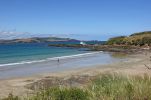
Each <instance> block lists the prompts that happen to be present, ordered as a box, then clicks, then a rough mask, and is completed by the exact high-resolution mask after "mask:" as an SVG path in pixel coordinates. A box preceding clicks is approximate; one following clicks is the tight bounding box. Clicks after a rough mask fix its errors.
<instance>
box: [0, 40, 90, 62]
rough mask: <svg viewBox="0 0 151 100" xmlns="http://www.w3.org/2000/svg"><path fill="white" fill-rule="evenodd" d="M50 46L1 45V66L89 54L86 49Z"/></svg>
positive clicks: (33, 44)
mask: <svg viewBox="0 0 151 100" xmlns="http://www.w3.org/2000/svg"><path fill="white" fill-rule="evenodd" d="M53 43H55V42H53ZM61 43H63V42H61ZM65 43H66V42H65ZM48 44H50V43H17V44H1V45H0V65H3V64H11V63H19V62H25V61H35V60H42V59H47V58H52V57H60V56H67V55H74V54H81V53H86V52H88V51H86V50H85V49H75V48H60V47H50V46H48Z"/></svg>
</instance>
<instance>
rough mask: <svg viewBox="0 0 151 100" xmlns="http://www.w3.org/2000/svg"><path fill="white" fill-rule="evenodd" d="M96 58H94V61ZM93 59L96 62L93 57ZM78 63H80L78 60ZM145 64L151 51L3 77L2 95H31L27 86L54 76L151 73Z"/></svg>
mask: <svg viewBox="0 0 151 100" xmlns="http://www.w3.org/2000/svg"><path fill="white" fill-rule="evenodd" d="M87 58H89V57H86V58H83V59H87ZM92 58H93V57H92ZM95 60H96V59H94V61H95ZM73 61H76V60H75V59H74V60H73ZM78 61H79V60H78ZM81 61H82V60H81ZM88 61H90V60H88ZM91 61H92V62H94V61H93V60H92V59H91ZM70 62H71V61H70ZM76 63H77V64H78V62H76ZM85 63H86V62H85ZM89 63H91V62H89ZM144 64H146V65H148V66H151V62H150V53H140V54H135V55H129V56H127V57H126V59H124V60H121V61H114V62H112V63H109V64H107V63H104V64H99V63H98V64H94V63H93V64H92V65H91V64H89V66H87V64H86V66H87V67H86V66H85V67H77V68H71V69H70V70H62V71H54V72H45V73H39V74H35V75H32V76H24V77H22V76H21V77H14V78H10V79H1V80H0V97H5V96H7V95H8V94H9V93H13V94H14V95H19V96H26V95H27V94H28V95H30V94H32V93H33V92H34V91H33V90H31V89H29V88H27V86H29V85H30V84H33V83H35V82H39V81H42V80H46V79H47V80H49V81H50V80H52V78H53V79H54V78H59V79H63V80H68V79H70V77H73V76H75V77H78V78H77V79H80V78H81V77H83V76H90V77H91V76H96V75H98V74H100V73H122V74H125V75H143V74H144V73H147V74H149V75H151V70H149V69H147V68H146V67H145V66H144ZM73 65H74V64H73ZM73 65H72V64H70V67H72V66H73ZM81 66H83V65H81ZM25 72H26V71H25Z"/></svg>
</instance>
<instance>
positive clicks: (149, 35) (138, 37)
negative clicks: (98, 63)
mask: <svg viewBox="0 0 151 100" xmlns="http://www.w3.org/2000/svg"><path fill="white" fill-rule="evenodd" d="M107 44H108V45H113V44H117V45H135V46H137V45H139V46H143V45H146V44H147V45H151V31H148V32H140V33H134V34H132V35H130V36H129V37H125V36H120V37H115V38H110V39H109V40H108V41H107Z"/></svg>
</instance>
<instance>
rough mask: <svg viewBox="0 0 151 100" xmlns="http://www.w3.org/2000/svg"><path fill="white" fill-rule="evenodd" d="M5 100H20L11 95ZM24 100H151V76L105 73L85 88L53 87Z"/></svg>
mask: <svg viewBox="0 0 151 100" xmlns="http://www.w3.org/2000/svg"><path fill="white" fill-rule="evenodd" d="M3 100H20V98H19V97H16V96H13V95H9V96H8V98H5V99H3ZM24 100H151V78H150V77H149V76H148V75H147V74H145V75H143V76H124V75H119V74H103V75H98V76H96V78H95V79H93V80H92V81H91V82H90V84H88V85H87V86H86V87H84V88H75V87H62V86H58V87H51V88H49V89H46V90H41V91H40V92H37V93H36V94H35V95H34V96H30V97H26V98H24Z"/></svg>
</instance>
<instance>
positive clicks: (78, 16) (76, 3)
mask: <svg viewBox="0 0 151 100" xmlns="http://www.w3.org/2000/svg"><path fill="white" fill-rule="evenodd" d="M150 5H151V0H0V39H3V38H20V37H28V36H48V35H50V36H62V37H71V38H76V39H82V40H107V39H108V38H110V37H113V36H119V35H129V34H131V33H134V32H141V31H150V30H151V6H150Z"/></svg>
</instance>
